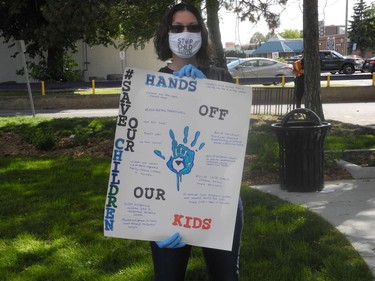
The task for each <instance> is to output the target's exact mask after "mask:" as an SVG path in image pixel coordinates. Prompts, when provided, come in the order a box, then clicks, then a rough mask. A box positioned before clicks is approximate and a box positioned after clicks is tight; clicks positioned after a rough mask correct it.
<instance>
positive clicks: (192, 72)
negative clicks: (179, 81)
mask: <svg viewBox="0 0 375 281" xmlns="http://www.w3.org/2000/svg"><path fill="white" fill-rule="evenodd" d="M173 75H176V76H178V77H180V78H182V77H183V76H187V77H191V78H193V79H195V78H207V77H206V75H204V74H203V72H202V71H200V70H199V69H198V68H196V67H195V66H194V65H192V64H187V65H184V66H183V67H182V68H181V69H180V70H178V71H174V72H173Z"/></svg>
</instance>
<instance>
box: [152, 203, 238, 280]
mask: <svg viewBox="0 0 375 281" xmlns="http://www.w3.org/2000/svg"><path fill="white" fill-rule="evenodd" d="M242 226H243V206H242V201H241V199H240V200H239V202H238V209H237V217H236V225H235V229H234V236H233V246H232V251H223V250H217V249H210V248H202V251H203V256H204V258H205V261H206V265H207V270H208V273H209V275H210V280H213V281H237V280H239V261H240V242H241V232H242ZM150 244H151V252H152V260H153V262H154V281H183V280H184V279H185V273H186V267H187V264H188V261H189V257H190V251H191V246H190V245H186V246H185V247H182V248H177V249H165V248H164V249H161V248H159V247H158V246H157V245H156V243H155V242H150Z"/></svg>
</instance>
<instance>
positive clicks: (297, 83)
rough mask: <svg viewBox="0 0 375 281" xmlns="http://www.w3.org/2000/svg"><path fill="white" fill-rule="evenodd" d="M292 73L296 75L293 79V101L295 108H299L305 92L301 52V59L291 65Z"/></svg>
mask: <svg viewBox="0 0 375 281" xmlns="http://www.w3.org/2000/svg"><path fill="white" fill-rule="evenodd" d="M293 73H294V74H295V75H296V78H295V79H294V99H295V104H296V108H301V103H302V98H303V94H304V92H305V71H304V59H303V52H302V58H301V59H300V60H297V61H295V62H294V63H293Z"/></svg>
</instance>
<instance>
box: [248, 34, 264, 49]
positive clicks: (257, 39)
mask: <svg viewBox="0 0 375 281" xmlns="http://www.w3.org/2000/svg"><path fill="white" fill-rule="evenodd" d="M263 42H266V36H264V35H263V34H262V33H260V32H255V33H254V34H253V36H251V38H250V43H251V44H257V45H259V46H260V44H262V43H263Z"/></svg>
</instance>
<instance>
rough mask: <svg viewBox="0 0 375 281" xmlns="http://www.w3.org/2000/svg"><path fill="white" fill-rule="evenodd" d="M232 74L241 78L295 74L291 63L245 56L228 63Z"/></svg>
mask: <svg viewBox="0 0 375 281" xmlns="http://www.w3.org/2000/svg"><path fill="white" fill-rule="evenodd" d="M227 67H228V70H229V72H230V74H232V76H233V77H234V78H235V77H239V78H257V77H275V76H282V75H284V76H294V75H293V66H292V65H291V64H287V63H283V62H279V61H277V60H273V59H267V58H243V59H238V60H235V61H233V62H231V63H228V64H227Z"/></svg>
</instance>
